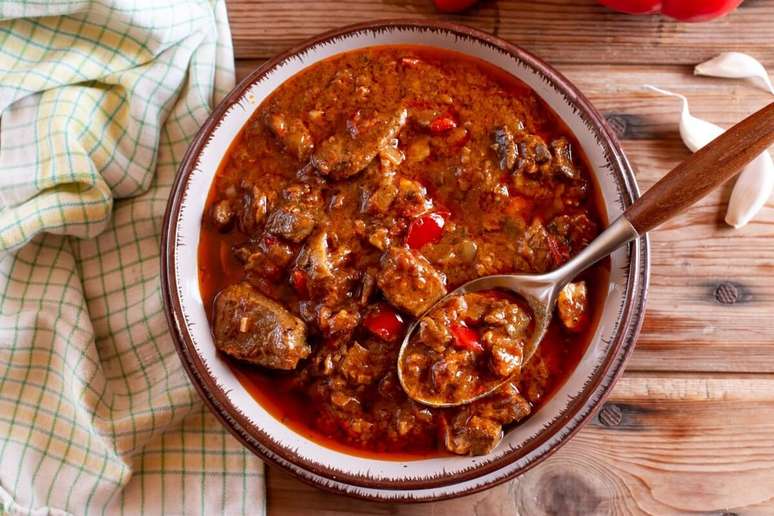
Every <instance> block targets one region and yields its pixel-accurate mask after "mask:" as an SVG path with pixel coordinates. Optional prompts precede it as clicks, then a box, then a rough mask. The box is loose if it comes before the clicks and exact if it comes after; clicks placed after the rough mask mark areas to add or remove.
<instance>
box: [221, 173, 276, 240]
mask: <svg viewBox="0 0 774 516" xmlns="http://www.w3.org/2000/svg"><path fill="white" fill-rule="evenodd" d="M272 199H273V195H272V196H271V198H270V196H269V195H267V194H266V193H264V192H263V191H262V190H261V189H260V188H258V186H256V185H252V186H249V185H243V188H242V196H241V198H240V199H239V201H238V202H232V204H231V207H232V209H234V210H236V216H237V225H238V226H239V230H240V231H241V232H242V233H245V234H247V235H255V234H256V233H258V232H259V231H260V229H261V225H262V224H263V222H264V220H265V218H266V213H267V212H268V210H269V205H270V204H271V201H272Z"/></svg>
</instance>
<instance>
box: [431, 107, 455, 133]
mask: <svg viewBox="0 0 774 516" xmlns="http://www.w3.org/2000/svg"><path fill="white" fill-rule="evenodd" d="M455 127H457V122H456V121H455V120H454V117H453V116H452V114H451V113H449V112H448V111H447V112H446V113H444V114H442V115H438V116H437V117H435V118H433V120H432V122H430V132H432V133H434V134H438V133H444V132H446V131H449V130H451V129H454V128H455Z"/></svg>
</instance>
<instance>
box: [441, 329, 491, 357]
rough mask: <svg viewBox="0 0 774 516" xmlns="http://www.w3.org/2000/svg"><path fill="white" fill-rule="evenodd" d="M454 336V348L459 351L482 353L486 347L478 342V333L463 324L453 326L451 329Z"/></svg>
mask: <svg viewBox="0 0 774 516" xmlns="http://www.w3.org/2000/svg"><path fill="white" fill-rule="evenodd" d="M449 329H450V330H451V332H452V335H453V336H454V346H455V347H456V348H458V349H466V350H468V351H475V352H480V351H484V346H482V345H481V343H480V342H479V341H478V332H477V331H476V330H474V329H472V328H468V327H467V326H465V325H463V324H456V323H455V324H452V325H451V327H450V328H449Z"/></svg>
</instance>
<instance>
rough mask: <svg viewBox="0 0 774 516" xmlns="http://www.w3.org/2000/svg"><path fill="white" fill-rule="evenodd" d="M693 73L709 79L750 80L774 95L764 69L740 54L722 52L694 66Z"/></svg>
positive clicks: (756, 61) (753, 60)
mask: <svg viewBox="0 0 774 516" xmlns="http://www.w3.org/2000/svg"><path fill="white" fill-rule="evenodd" d="M693 73H694V74H696V75H706V76H709V77H725V78H728V79H750V81H752V82H753V83H754V84H755V85H756V86H758V87H759V88H761V89H764V90H766V91H768V92H769V93H771V94H773V95H774V85H772V84H771V79H770V78H769V74H768V72H766V69H765V68H764V67H763V65H762V64H761V63H760V62H759V61H758V60H757V59H755V58H754V57H752V56H750V55H747V54H743V53H742V52H723V53H722V54H720V55H718V56H716V57H713V58H712V59H710V60H709V61H705V62H703V63H701V64H698V65H696V67H695V68H694V69H693Z"/></svg>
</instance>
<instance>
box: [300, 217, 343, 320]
mask: <svg viewBox="0 0 774 516" xmlns="http://www.w3.org/2000/svg"><path fill="white" fill-rule="evenodd" d="M328 240H329V239H328V232H327V231H326V230H323V229H320V230H318V231H316V232H315V233H313V234H312V236H311V237H310V238H309V239H308V240H307V241H306V244H305V245H304V247H303V248H302V249H301V252H300V253H298V258H297V259H296V268H297V269H299V270H302V271H304V272H305V274H306V289H307V290H308V292H309V294H310V296H311V298H312V299H316V300H318V301H320V302H322V303H323V304H325V305H326V306H328V307H329V308H334V307H337V306H339V304H340V303H341V302H342V301H343V300H344V299H345V298H346V297H347V296H348V292H349V290H350V288H351V287H352V286H353V285H352V283H353V281H354V280H355V279H356V276H357V274H356V273H355V272H354V271H351V270H349V268H347V267H345V266H344V265H345V263H346V261H347V258H348V257H349V255H350V254H351V252H352V250H351V249H350V248H349V247H348V246H346V245H338V246H335V247H334V246H331V245H330V243H329V241H328Z"/></svg>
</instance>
